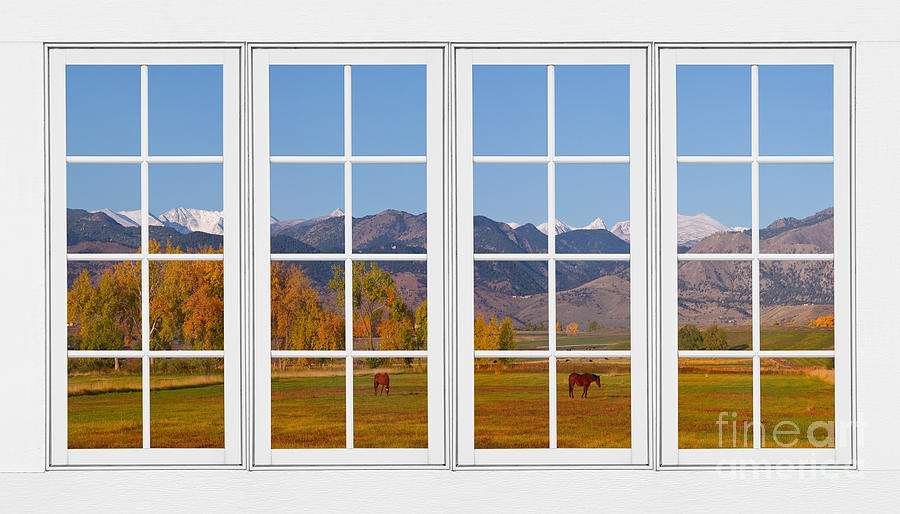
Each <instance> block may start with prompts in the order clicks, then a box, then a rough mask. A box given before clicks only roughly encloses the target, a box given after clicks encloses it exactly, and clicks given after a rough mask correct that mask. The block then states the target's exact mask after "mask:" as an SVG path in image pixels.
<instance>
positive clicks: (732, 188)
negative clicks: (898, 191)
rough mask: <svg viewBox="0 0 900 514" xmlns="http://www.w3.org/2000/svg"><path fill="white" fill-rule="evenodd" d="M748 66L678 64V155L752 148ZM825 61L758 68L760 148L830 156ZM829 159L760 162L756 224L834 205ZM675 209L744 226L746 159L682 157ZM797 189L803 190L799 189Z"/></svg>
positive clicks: (828, 70)
mask: <svg viewBox="0 0 900 514" xmlns="http://www.w3.org/2000/svg"><path fill="white" fill-rule="evenodd" d="M750 74H751V70H750V66H699V65H682V66H678V69H677V85H676V88H677V90H676V101H677V108H678V112H677V119H678V153H679V155H750V145H751V133H750V132H751V90H750ZM832 77H833V69H832V67H831V66H830V65H828V66H819V65H815V66H814V65H796V66H760V67H759V130H760V134H759V152H760V155H831V153H832V148H833V140H834V138H833V121H832V119H833V116H832V115H833V100H832V98H833V78H832ZM831 171H832V167H831V165H760V178H759V182H760V205H759V212H760V220H759V221H760V226H761V227H765V226H767V225H768V224H770V223H771V222H772V221H775V220H776V219H779V218H783V217H787V216H793V217H796V218H803V217H806V216H809V215H811V214H814V213H816V212H818V211H820V210H822V209H825V208H827V207H830V206H832V205H834V178H833V174H832V172H831ZM678 173H679V176H678V212H679V213H681V214H688V215H693V214H698V213H700V212H704V213H706V214H708V215H710V216H712V217H713V218H715V219H717V220H719V221H721V222H722V223H725V224H726V225H730V226H743V227H749V226H750V224H751V220H750V216H751V213H750V166H749V165H715V164H681V165H679V166H678ZM798 192H799V193H801V194H798Z"/></svg>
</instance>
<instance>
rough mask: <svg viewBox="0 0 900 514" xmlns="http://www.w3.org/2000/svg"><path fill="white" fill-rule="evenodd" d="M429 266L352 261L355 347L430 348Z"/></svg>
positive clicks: (422, 262)
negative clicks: (427, 300) (427, 299)
mask: <svg viewBox="0 0 900 514" xmlns="http://www.w3.org/2000/svg"><path fill="white" fill-rule="evenodd" d="M427 270H428V265H427V263H425V262H424V261H385V262H364V261H356V262H354V263H353V284H352V285H353V349H354V350H425V349H427V348H428V304H427V302H426V298H427V296H426V295H427V282H428V274H427Z"/></svg>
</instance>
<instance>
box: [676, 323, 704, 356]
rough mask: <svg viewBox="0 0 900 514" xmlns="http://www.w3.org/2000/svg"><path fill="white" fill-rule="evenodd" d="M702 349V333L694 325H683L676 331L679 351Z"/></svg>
mask: <svg viewBox="0 0 900 514" xmlns="http://www.w3.org/2000/svg"><path fill="white" fill-rule="evenodd" d="M702 348H703V333H702V332H700V329H698V328H697V326H696V325H685V326H683V327H681V328H679V329H678V349H679V350H700V349H702Z"/></svg>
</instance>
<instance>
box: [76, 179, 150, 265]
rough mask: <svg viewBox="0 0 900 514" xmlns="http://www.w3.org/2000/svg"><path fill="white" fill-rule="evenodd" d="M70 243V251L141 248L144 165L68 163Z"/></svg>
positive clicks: (110, 251)
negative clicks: (142, 166) (142, 168)
mask: <svg viewBox="0 0 900 514" xmlns="http://www.w3.org/2000/svg"><path fill="white" fill-rule="evenodd" d="M66 244H67V245H68V246H67V247H66V251H67V252H69V253H135V252H137V251H138V249H139V248H140V246H141V166H140V164H67V165H66Z"/></svg>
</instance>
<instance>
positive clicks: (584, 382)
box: [569, 373, 600, 398]
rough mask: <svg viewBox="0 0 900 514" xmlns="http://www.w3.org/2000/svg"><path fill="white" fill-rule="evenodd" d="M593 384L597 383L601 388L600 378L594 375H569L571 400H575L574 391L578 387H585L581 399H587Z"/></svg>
mask: <svg viewBox="0 0 900 514" xmlns="http://www.w3.org/2000/svg"><path fill="white" fill-rule="evenodd" d="M591 382H597V388H598V389H599V388H600V377H598V376H597V375H594V374H593V373H571V374H570V375H569V398H575V394H574V393H573V392H572V389H573V388H574V386H576V385H578V386H584V391H582V393H581V397H582V398H587V392H588V387H590V386H591Z"/></svg>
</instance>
